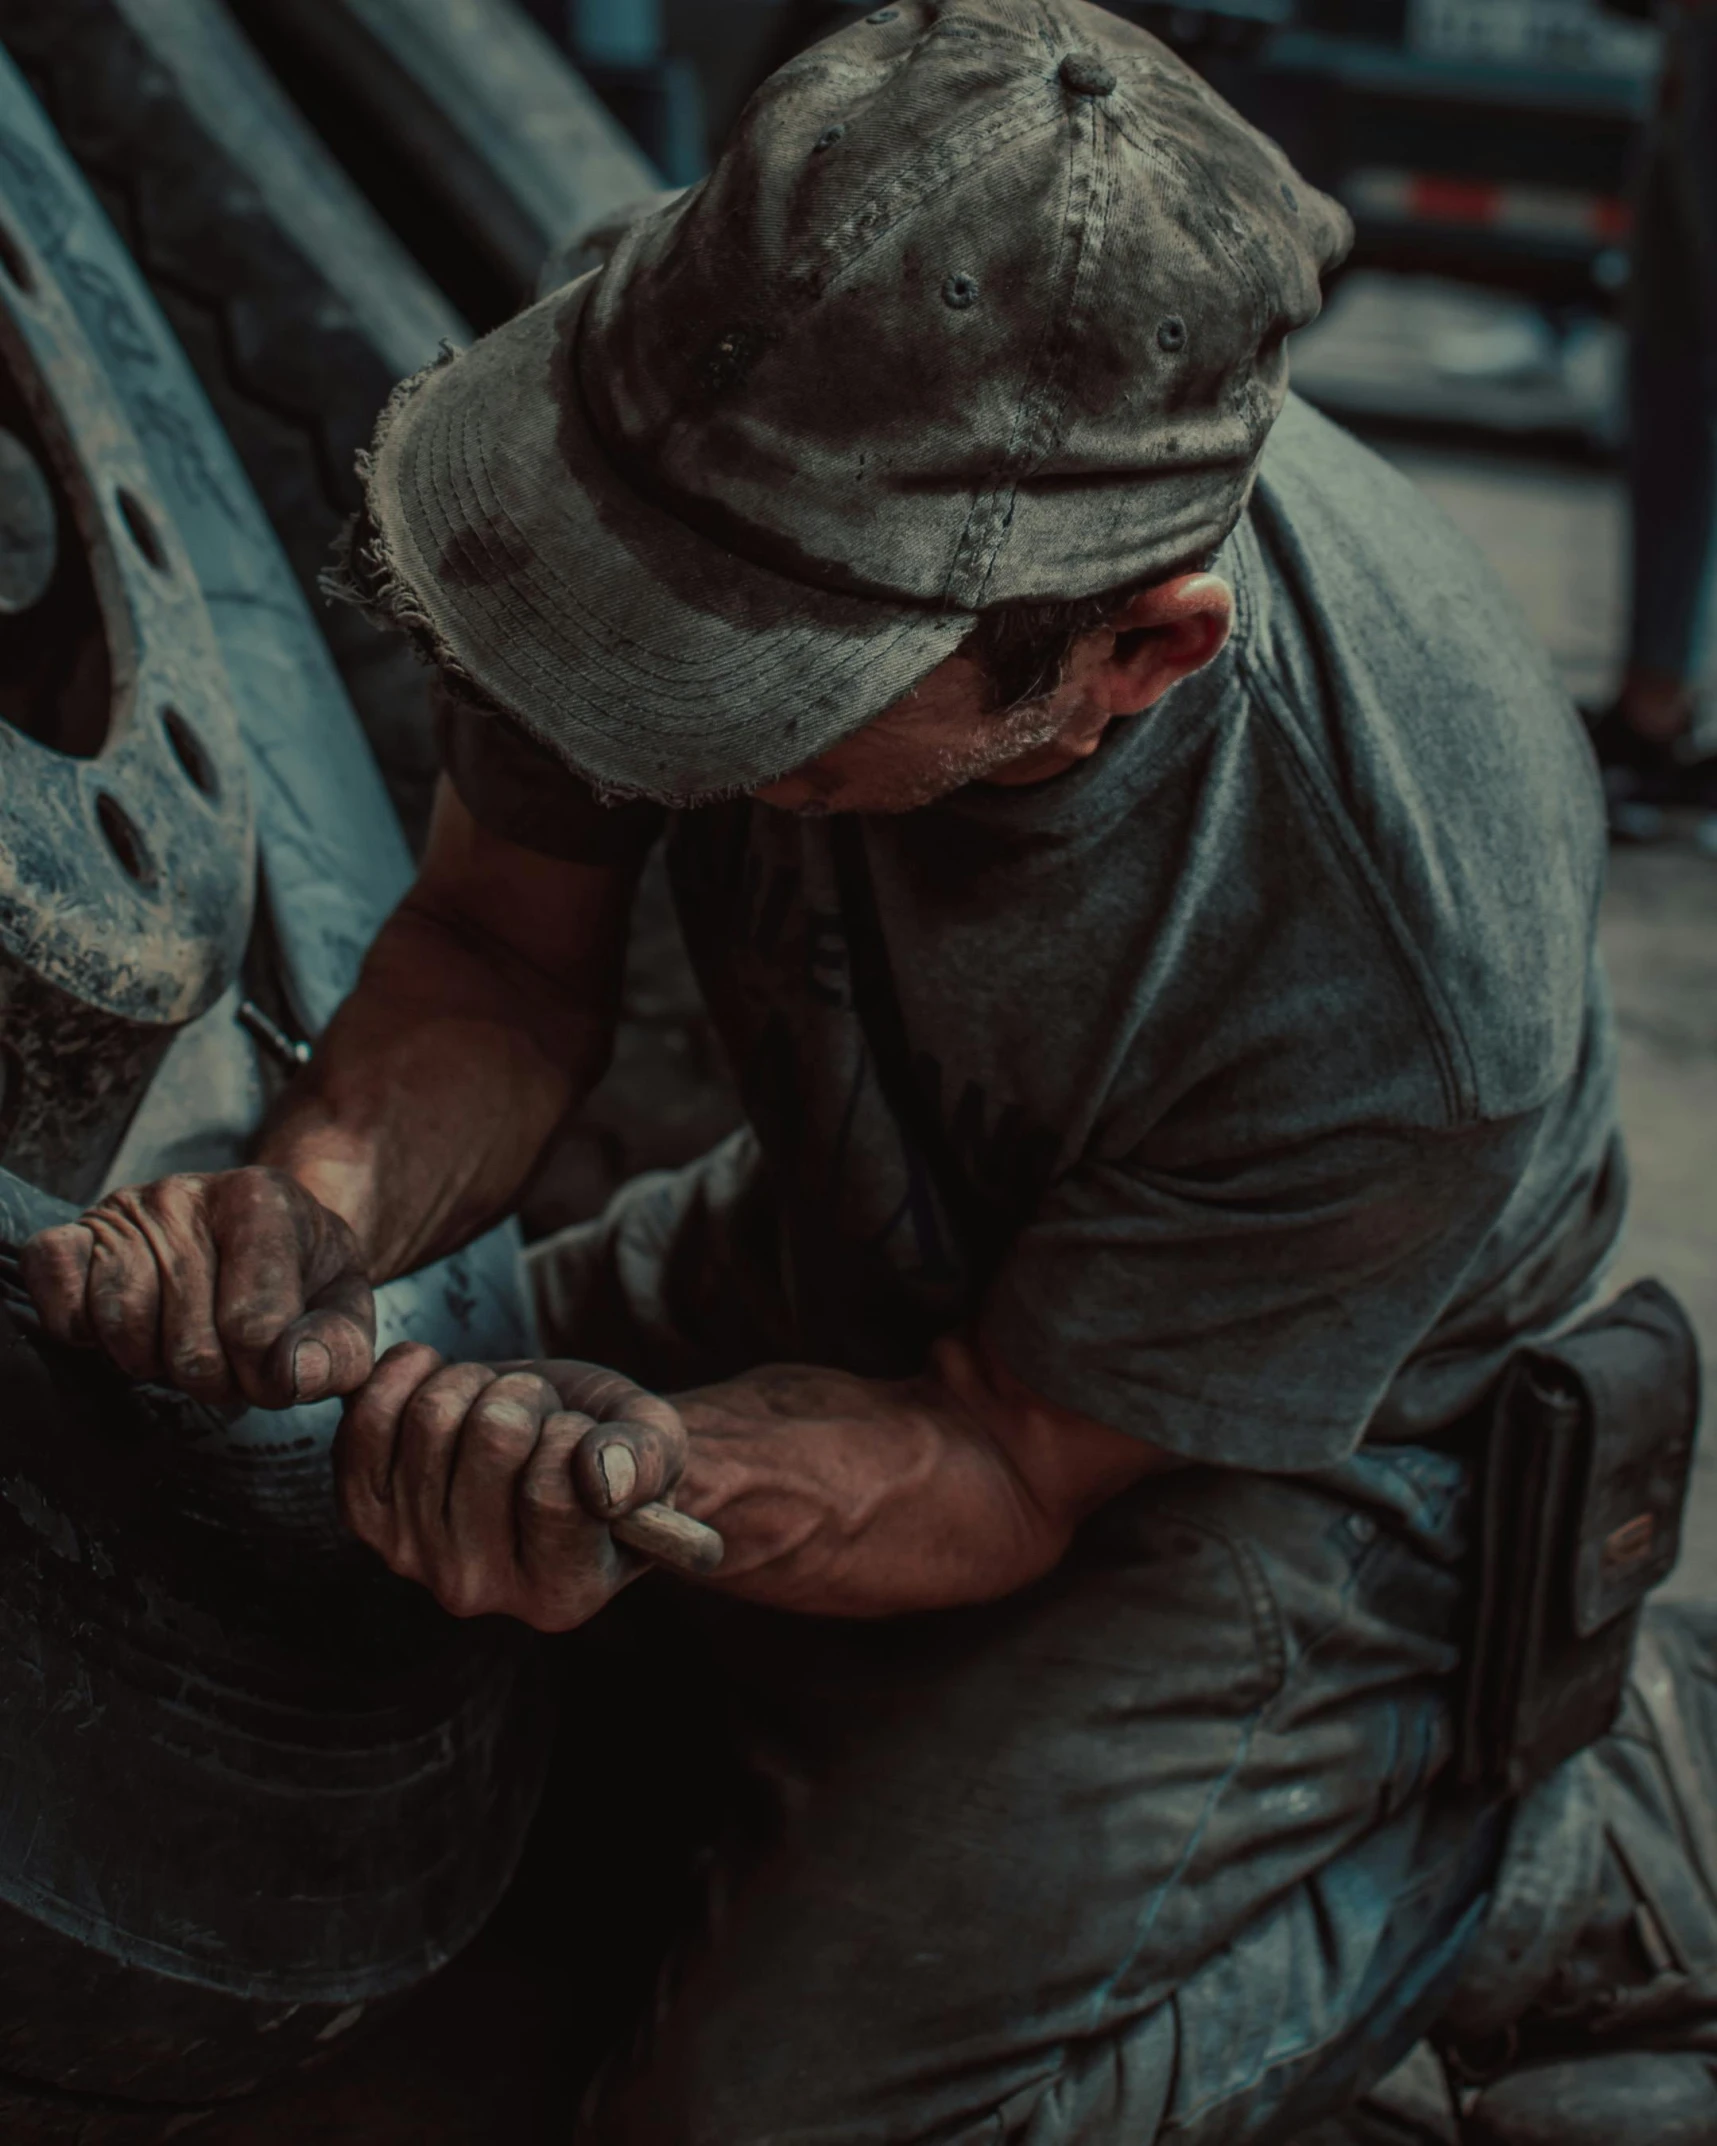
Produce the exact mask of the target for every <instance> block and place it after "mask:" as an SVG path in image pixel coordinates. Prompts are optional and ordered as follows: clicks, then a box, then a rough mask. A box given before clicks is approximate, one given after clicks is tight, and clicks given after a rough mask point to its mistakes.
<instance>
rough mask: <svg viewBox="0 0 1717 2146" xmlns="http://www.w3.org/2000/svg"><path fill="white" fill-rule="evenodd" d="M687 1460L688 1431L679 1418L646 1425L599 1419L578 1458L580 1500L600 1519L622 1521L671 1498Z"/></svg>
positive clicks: (576, 1454) (575, 1464) (576, 1475)
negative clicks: (603, 1421)
mask: <svg viewBox="0 0 1717 2146" xmlns="http://www.w3.org/2000/svg"><path fill="white" fill-rule="evenodd" d="M685 1462H686V1434H685V1432H684V1430H683V1429H681V1427H680V1425H679V1422H678V1420H677V1419H675V1421H674V1422H673V1424H672V1426H671V1427H670V1426H669V1425H668V1424H666V1423H640V1422H637V1421H634V1420H628V1419H622V1420H621V1421H619V1422H617V1423H595V1424H592V1425H591V1427H590V1428H589V1429H588V1430H587V1431H586V1432H585V1434H584V1436H583V1437H582V1438H581V1439H580V1440H579V1442H578V1445H577V1447H576V1448H575V1450H574V1452H573V1456H572V1481H573V1488H574V1489H575V1490H576V1491H577V1492H578V1502H579V1503H580V1504H581V1505H582V1506H583V1507H584V1509H585V1511H586V1512H587V1513H590V1514H592V1515H594V1517H595V1518H596V1519H598V1520H618V1519H620V1518H621V1517H622V1516H623V1515H624V1514H626V1513H632V1512H636V1511H637V1509H638V1507H639V1506H640V1505H649V1504H652V1503H654V1501H655V1500H656V1499H658V1498H665V1497H667V1496H668V1494H669V1493H670V1492H671V1491H672V1490H673V1488H674V1485H675V1484H676V1483H677V1482H678V1481H679V1479H680V1476H681V1474H682V1472H683V1471H684V1468H685Z"/></svg>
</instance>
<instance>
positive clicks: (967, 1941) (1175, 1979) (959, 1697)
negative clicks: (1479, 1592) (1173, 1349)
mask: <svg viewBox="0 0 1717 2146" xmlns="http://www.w3.org/2000/svg"><path fill="white" fill-rule="evenodd" d="M708 1220H709V1218H708V1215H707V1214H701V1215H700V1213H699V1188H698V1185H697V1182H696V1180H695V1176H694V1175H692V1174H682V1176H680V1177H677V1178H673V1179H656V1180H654V1181H648V1180H646V1181H643V1182H642V1183H641V1184H640V1185H639V1186H638V1187H635V1188H630V1189H629V1190H628V1192H627V1193H625V1194H623V1195H622V1196H621V1199H620V1201H619V1202H618V1203H617V1205H616V1206H615V1207H614V1208H611V1209H610V1211H609V1214H608V1215H607V1216H606V1217H605V1218H603V1220H602V1221H600V1222H597V1223H594V1224H591V1225H587V1226H584V1227H582V1228H580V1229H577V1230H574V1231H571V1232H568V1233H566V1235H564V1236H562V1237H560V1238H557V1239H553V1240H551V1241H550V1242H549V1243H548V1244H547V1245H545V1246H542V1247H539V1248H538V1249H537V1251H536V1252H535V1254H534V1255H533V1267H534V1279H535V1282H536V1286H537V1295H538V1302H539V1306H540V1307H541V1310H542V1314H543V1318H544V1325H545V1329H546V1331H545V1333H544V1336H543V1339H544V1343H545V1346H546V1347H547V1348H548V1349H549V1350H550V1352H551V1353H555V1354H569V1355H571V1354H576V1355H587V1356H591V1357H597V1358H600V1359H602V1360H605V1361H609V1362H618V1363H619V1364H620V1365H621V1366H622V1368H624V1369H626V1370H628V1371H630V1372H632V1373H633V1375H635V1376H638V1377H641V1378H644V1379H651V1378H652V1374H653V1371H654V1370H655V1368H656V1364H655V1362H654V1359H656V1358H659V1359H660V1370H661V1372H662V1373H663V1374H664V1375H663V1376H661V1377H660V1378H659V1379H658V1380H657V1381H656V1382H657V1383H660V1384H662V1385H666V1386H670V1387H672V1386H678V1385H683V1384H685V1383H687V1382H688V1381H689V1380H690V1379H691V1378H692V1377H694V1376H695V1370H696V1366H695V1356H696V1347H695V1342H694V1341H693V1340H688V1337H687V1336H686V1335H685V1334H684V1333H681V1334H679V1335H678V1336H677V1337H675V1336H670V1335H669V1334H668V1332H667V1330H666V1323H665V1322H666V1321H667V1319H668V1317H669V1314H670V1311H671V1307H670V1306H667V1305H665V1304H664V1302H663V1301H662V1293H661V1291H660V1289H659V1287H658V1284H659V1282H660V1279H661V1277H662V1275H663V1274H664V1273H666V1272H669V1271H673V1270H674V1269H675V1266H676V1261H677V1262H678V1271H679V1273H680V1274H681V1276H682V1279H683V1277H684V1275H685V1274H686V1272H687V1271H688V1270H687V1266H686V1262H685V1260H684V1258H681V1257H680V1256H679V1254H678V1252H677V1251H676V1244H677V1243H678V1242H679V1240H680V1239H681V1238H682V1236H683V1232H684V1231H685V1230H686V1229H687V1228H692V1229H707V1227H708ZM705 1249H706V1251H708V1250H709V1249H710V1248H709V1246H708V1245H706V1247H705ZM707 1271H708V1270H706V1272H707ZM710 1279H711V1282H712V1286H715V1287H719V1286H720V1283H721V1277H720V1276H719V1275H711V1276H710ZM732 1344H733V1335H732V1333H731V1331H729V1332H728V1333H726V1334H725V1335H724V1337H723V1347H724V1353H725V1351H726V1350H728V1349H730V1348H731V1346H732ZM1467 1506H1468V1481H1467V1469H1466V1467H1465V1465H1464V1464H1463V1463H1462V1462H1461V1461H1460V1460H1458V1459H1456V1458H1455V1457H1453V1456H1452V1455H1450V1454H1446V1453H1441V1452H1435V1451H1430V1450H1425V1449H1418V1448H1409V1447H1399V1446H1397V1447H1390V1448H1381V1449H1377V1450H1367V1451H1365V1452H1362V1453H1360V1454H1359V1455H1357V1456H1356V1457H1355V1458H1354V1459H1352V1460H1351V1461H1349V1462H1347V1463H1345V1464H1344V1465H1343V1466H1341V1467H1338V1468H1335V1469H1332V1470H1330V1471H1328V1472H1327V1473H1325V1474H1322V1475H1319V1476H1316V1477H1295V1478H1289V1477H1272V1476H1265V1475H1251V1474H1244V1473H1239V1472H1236V1471H1232V1470H1216V1469H1189V1470H1187V1471H1185V1472H1183V1473H1180V1474H1177V1475H1175V1476H1172V1477H1169V1478H1166V1479H1162V1480H1158V1481H1152V1482H1146V1483H1144V1484H1142V1485H1141V1486H1139V1488H1138V1489H1136V1490H1135V1491H1133V1492H1132V1493H1130V1494H1128V1495H1127V1496H1125V1497H1123V1498H1121V1499H1118V1500H1116V1501H1115V1502H1114V1503H1113V1504H1111V1505H1110V1506H1108V1507H1107V1508H1106V1509H1105V1510H1104V1511H1102V1512H1101V1513H1100V1514H1099V1515H1098V1516H1097V1517H1096V1518H1095V1519H1094V1520H1092V1521H1091V1522H1090V1523H1089V1524H1088V1525H1087V1526H1086V1528H1085V1529H1084V1530H1083V1532H1082V1533H1081V1535H1080V1537H1079V1538H1078V1541H1077V1543H1076V1545H1075V1547H1074V1549H1073V1550H1072V1552H1071V1553H1070V1554H1069V1556H1068V1557H1067V1559H1066V1560H1065V1561H1064V1563H1063V1564H1062V1565H1061V1566H1060V1567H1059V1568H1058V1569H1057V1570H1056V1571H1055V1572H1054V1573H1053V1574H1052V1575H1050V1576H1049V1577H1048V1578H1047V1579H1045V1580H1043V1581H1042V1582H1040V1583H1038V1584H1037V1585H1035V1586H1033V1587H1031V1588H1028V1589H1026V1590H1025V1591H1023V1592H1022V1593H1020V1594H1017V1595H1015V1596H1013V1597H1011V1598H1009V1599H1008V1600H1005V1601H1002V1602H999V1603H994V1604H989V1605H985V1606H983V1607H980V1608H974V1609H970V1610H960V1611H945V1612H939V1613H935V1614H929V1615H923V1616H914V1617H905V1618H897V1619H892V1620H888V1621H886V1622H880V1623H876V1624H857V1623H843V1622H839V1621H836V1620H823V1619H814V1618H803V1617H787V1616H782V1615H779V1614H776V1613H773V1612H768V1611H762V1610H757V1609H754V1608H751V1607H749V1606H746V1605H743V1604H737V1603H732V1602H728V1601H725V1600H723V1599H721V1598H719V1597H716V1596H713V1595H712V1596H701V1597H700V1596H697V1595H696V1594H695V1593H694V1592H693V1591H690V1590H685V1591H682V1592H683V1595H684V1600H683V1601H682V1602H681V1603H679V1604H676V1606H675V1609H676V1614H680V1613H682V1612H683V1614H684V1615H685V1617H686V1619H687V1621H688V1631H689V1629H690V1626H691V1624H692V1623H694V1622H695V1625H696V1627H697V1630H696V1645H697V1646H698V1647H699V1648H701V1649H703V1650H705V1651H704V1659H705V1660H706V1661H707V1664H708V1669H707V1674H708V1676H709V1678H710V1679H711V1680H712V1682H713V1684H714V1685H715V1686H716V1687H718V1688H719V1690H720V1691H721V1693H722V1695H723V1699H724V1704H725V1706H726V1709H727V1714H728V1718H729V1719H730V1720H731V1722H732V1723H733V1724H734V1735H735V1742H736V1746H737V1748H738V1749H739V1750H740V1751H741V1752H742V1754H743V1757H744V1761H745V1763H746V1765H747V1767H748V1768H749V1772H750V1778H751V1782H752V1785H753V1789H754V1792H755V1793H754V1796H753V1802H752V1806H751V1808H752V1813H753V1818H752V1822H751V1823H750V1825H749V1827H748V1828H747V1829H745V1831H744V1838H743V1839H739V1838H737V1837H736V1839H735V1841H734V1842H733V1843H732V1844H730V1845H725V1846H723V1847H722V1848H721V1849H720V1850H719V1851H718V1853H717V1854H716V1855H715V1857H714V1859H713V1862H712V1865H711V1867H710V1871H709V1879H710V1888H709V1890H710V1901H711V1905H710V1908H709V1912H708V1913H707V1915H706V1916H705V1917H704V1918H703V1920H702V1924H701V1927H700V1928H699V1929H698V1930H697V1931H696V1933H695V1934H694V1935H692V1936H690V1937H688V1938H687V1939H686V1940H685V1942H684V1943H683V1944H682V1945H681V1946H680V1947H679V1948H678V1950H677V1951H676V1952H675V1954H674V1956H673V1957H672V1958H671V1959H670V1960H669V1961H668V1963H667V1964H666V1966H665V1968H664V1971H663V1976H662V1981H661V1987H660V1991H659V1995H658V2000H657V2002H656V2004H655V2006H654V2008H653V2011H652V2012H651V2014H650V2016H649V2017H648V2018H647V2019H646V2021H645V2022H644V2023H643V2026H642V2028H641V2030H640V2033H639V2035H638V2037H637V2039H636V2041H635V2042H634V2044H633V2045H631V2046H630V2047H629V2048H627V2049H626V2050H625V2051H624V2052H622V2053H620V2054H618V2055H616V2057H615V2058H614V2059H613V2060H612V2061H611V2062H610V2064H609V2065H608V2067H607V2068H606V2070H605V2071H604V2073H603V2074H602V2075H601V2077H600V2078H599V2079H598V2081H597V2084H596V2086H595V2088H594V2089H593V2091H592V2094H591V2096H590V2100H589V2103H588V2105H587V2108H586V2112H585V2117H584V2129H583V2133H582V2136H583V2138H584V2139H585V2140H587V2141H588V2142H590V2146H611V2142H612V2146H619V2142H622V2141H624V2142H627V2146H680V2142H691V2141H696V2142H698V2146H741V2142H756V2146H761V2142H763V2141H768V2142H769V2146H801V2142H803V2146H810V2142H812V2141H815V2142H816V2146H857V2142H860V2141H863V2142H866V2146H884V2142H887V2146H905V2142H909V2141H918V2140H925V2141H928V2140H937V2141H943V2140H946V2141H966V2140H974V2141H975V2140H980V2139H981V2140H984V2141H995V2142H998V2146H999V2142H1001V2141H1012V2140H1020V2141H1030V2142H1031V2146H1049V2142H1052V2141H1053V2142H1057V2146H1059V2142H1063V2141H1066V2142H1073V2141H1080V2142H1092V2146H1097V2142H1103V2146H1111V2142H1114V2146H1119V2142H1126V2146H1146V2142H1148V2141H1150V2140H1152V2139H1158V2138H1162V2139H1171V2138H1172V2139H1176V2140H1185V2141H1188V2142H1192V2141H1198V2142H1204V2141H1214V2140H1217V2139H1221V2140H1224V2141H1239V2140H1244V2141H1259V2140H1265V2139H1287V2138H1291V2137H1292V2136H1293V2135H1294V2133H1295V2132H1296V2131H1297V2130H1299V2129H1300V2128H1301V2127H1302V2126H1303V2125H1304V2124H1306V2123H1308V2122H1310V2121H1312V2120H1314V2119H1315V2118H1316V2117H1318V2116H1320V2115H1322V2114H1323V2113H1325V2112H1326V2111H1328V2110H1330V2109H1332V2108H1334V2107H1337V2106H1340V2105H1342V2104H1343V2103H1344V2102H1345V2101H1346V2099H1347V2098H1348V2097H1349V2096H1350V2095H1352V2094H1353V2093H1354V2092H1356V2091H1357V2090H1359V2089H1361V2088H1363V2087H1364V2086H1365V2085H1366V2084H1369V2083H1370V2082H1371V2081H1372V2080H1374V2079H1375V2078H1377V2077H1379V2076H1381V2074H1382V2073H1383V2072H1384V2071H1385V2070H1387V2069H1388V2068H1389V2066H1390V2065H1391V2064H1392V2063H1393V2061H1394V2060H1395V2059H1396V2058H1397V2057H1399V2056H1400V2055H1401V2054H1402V2053H1403V2052H1404V2051H1405V2049H1406V2048H1407V2047H1408V2046H1409V2045H1410V2043H1411V2042H1412V2041H1413V2040H1414V2039H1415V2038H1416V2037H1417V2035H1418V2034H1419V2033H1420V2032H1422V2031H1423V2029H1424V2028H1425V2026H1426V2025H1428V2023H1429V2021H1430V2019H1431V2018H1432V2017H1433V2016H1434V2015H1435V2014H1436V2013H1437V2012H1438V2011H1439V2010H1440V2008H1441V2005H1442V2003H1443V2001H1444V1999H1445V1997H1446V1996H1447V1993H1448V1990H1449V1988H1450V1986H1451V1985H1452V1983H1453V1980H1454V1978H1455V1974H1456V1971H1457V1970H1458V1967H1459V1963H1460V1961H1461V1959H1462V1957H1463V1956H1464V1954H1465V1952H1466V1951H1467V1949H1468V1946H1469V1943H1470V1940H1471V1938H1472V1936H1473V1934H1474V1932H1475V1930H1476V1929H1477V1927H1478V1925H1479V1923H1480V1922H1481V1920H1482V1916H1483V1911H1484V1907H1485V1904H1486V1900H1487V1895H1488V1888H1489V1886H1490V1884H1491V1880H1492V1874H1493V1870H1494V1867H1495V1864H1496V1860H1497V1854H1498V1848H1499V1845H1500V1838H1501V1834H1502V1830H1503V1827H1502V1823H1501V1820H1500V1817H1499V1816H1498V1814H1496V1813H1494V1812H1493V1811H1490V1810H1488V1809H1487V1808H1486V1807H1485V1806H1483V1805H1481V1804H1480V1803H1478V1802H1476V1801H1475V1800H1474V1799H1473V1798H1472V1797H1471V1796H1470V1795H1467V1794H1464V1793H1463V1792H1461V1791H1459V1790H1457V1789H1456V1788H1454V1787H1453V1785H1452V1784H1451V1782H1450V1767H1449V1759H1450V1696H1449V1688H1450V1680H1451V1677H1452V1675H1453V1673H1454V1672H1455V1670H1456V1668H1457V1664H1458V1646H1457V1634H1458V1632H1459V1629H1460V1625H1461V1619H1462V1613H1463V1608H1464V1605H1465V1601H1466V1595H1467V1579H1466V1560H1465V1526H1466V1513H1467ZM759 1813H761V1816H760V1817H759V1815H758V1814H759Z"/></svg>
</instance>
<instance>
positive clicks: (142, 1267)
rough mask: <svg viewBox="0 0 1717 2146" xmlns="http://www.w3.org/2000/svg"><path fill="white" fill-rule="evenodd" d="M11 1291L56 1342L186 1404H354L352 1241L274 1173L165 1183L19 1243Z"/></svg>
mask: <svg viewBox="0 0 1717 2146" xmlns="http://www.w3.org/2000/svg"><path fill="white" fill-rule="evenodd" d="M23 1266H24V1279H25V1281H26V1282H27V1284H28V1285H29V1290H30V1294H31V1296H32V1297H33V1298H34V1299H35V1302H36V1308H37V1310H38V1311H39V1312H40V1313H41V1315H42V1324H43V1325H44V1326H45V1327H46V1329H47V1331H48V1332H49V1333H50V1334H51V1335H52V1336H53V1337H54V1338H55V1339H56V1340H59V1341H64V1342H70V1343H72V1344H73V1345H75V1346H77V1347H81V1348H97V1349H102V1350H105V1351H106V1353H107V1354H108V1355H109V1356H111V1357H112V1359H113V1361H114V1362H115V1363H116V1364H118V1366H119V1367H120V1369H121V1370H122V1371H126V1372H129V1373H130V1374H131V1376H132V1377H133V1378H139V1379H153V1380H157V1381H159V1382H161V1383H163V1384H166V1385H171V1386H177V1387H178V1388H179V1389H180V1390H181V1391H182V1392H184V1393H188V1394H192V1395H194V1396H195V1397H196V1398H197V1399H198V1400H200V1401H211V1402H216V1403H230V1402H235V1401H248V1402H251V1403H252V1404H253V1405H255V1406H256V1407H259V1408H289V1407H291V1406H292V1404H293V1403H294V1402H295V1401H320V1400H322V1399H324V1398H326V1397H327V1396H328V1395H330V1394H345V1393H354V1392H356V1390H357V1389H358V1387H360V1386H361V1385H362V1384H363V1383H364V1381H365V1379H366V1378H368V1376H369V1374H370V1369H371V1365H372V1363H373V1362H374V1358H375V1334H376V1314H375V1304H374V1300H373V1298H372V1295H371V1291H370V1281H369V1276H368V1274H367V1272H366V1271H365V1267H364V1262H363V1259H362V1257H361V1256H360V1253H359V1250H358V1244H357V1240H356V1238H355V1237H354V1236H353V1235H352V1232H351V1231H350V1229H348V1228H347V1226H346V1224H345V1223H344V1222H343V1221H342V1220H341V1219H340V1217H339V1216H338V1215H336V1214H334V1213H333V1212H331V1210H330V1209H328V1208H326V1207H324V1206H323V1205H322V1203H321V1202H320V1201H319V1200H317V1199H314V1198H312V1196H311V1195H310V1194H309V1193H308V1192H306V1191H305V1190H304V1188H303V1186H302V1185H300V1184H298V1183H297V1181H296V1180H295V1179H293V1178H291V1177H288V1176H287V1175H286V1174H285V1173H284V1172H283V1171H280V1170H268V1169H260V1168H253V1169H245V1170H224V1171H221V1172H220V1173H218V1174H217V1175H214V1176H209V1177H200V1176H183V1177H164V1178H161V1179H159V1180H158V1181H157V1182H156V1183H155V1184H153V1185H138V1186H132V1187H128V1188H127V1189H125V1190H124V1191H120V1192H110V1193H109V1194H108V1195H107V1197H106V1199H104V1200H102V1201H100V1202H99V1203H98V1204H97V1205H96V1206H94V1207H92V1208H91V1209H90V1210H89V1212H88V1213H87V1214H85V1215H83V1216H82V1217H80V1219H79V1220H78V1221H76V1222H64V1223H61V1224H60V1225H59V1226H58V1227H57V1228H55V1229H48V1230H43V1231H42V1232H41V1234H40V1235H39V1236H36V1237H32V1238H31V1239H30V1241H29V1243H28V1244H26V1245H25V1247H24V1251H23Z"/></svg>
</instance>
